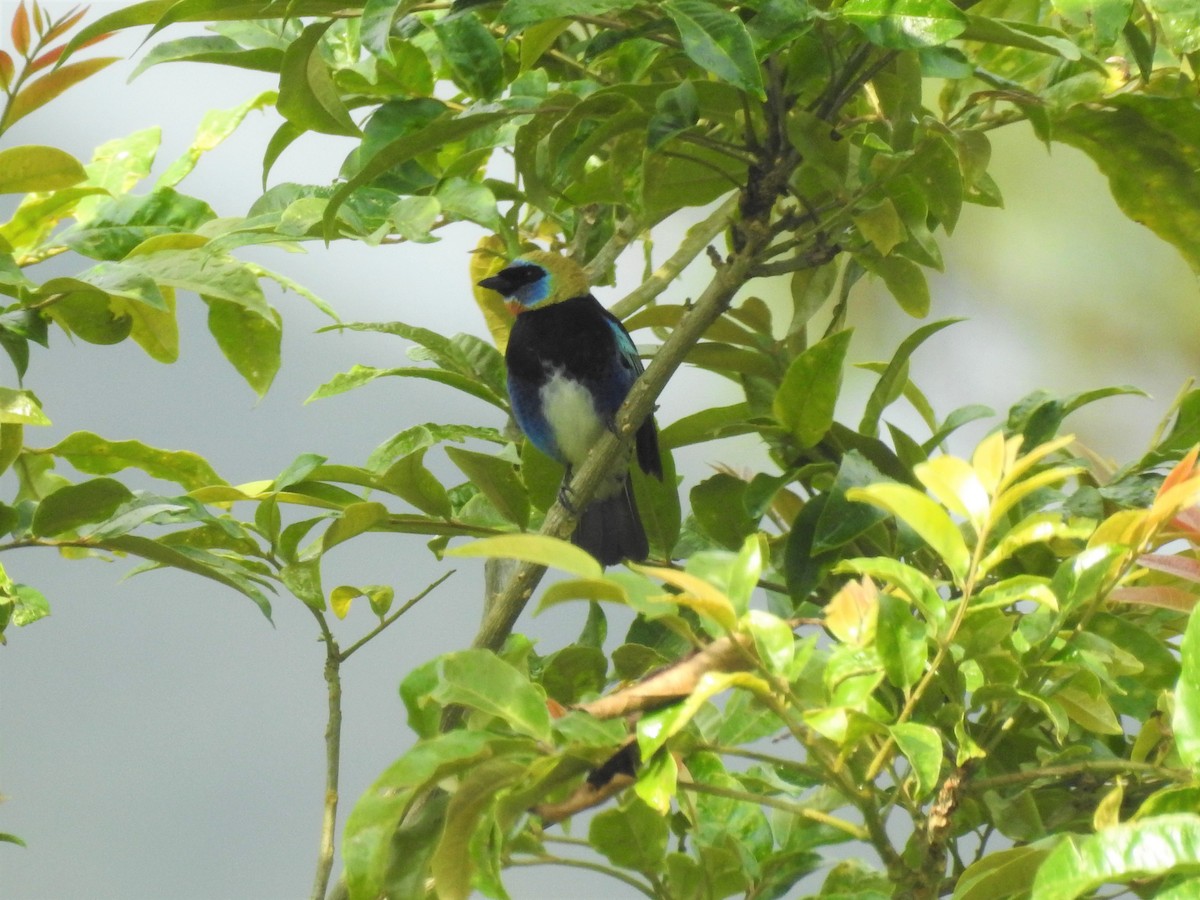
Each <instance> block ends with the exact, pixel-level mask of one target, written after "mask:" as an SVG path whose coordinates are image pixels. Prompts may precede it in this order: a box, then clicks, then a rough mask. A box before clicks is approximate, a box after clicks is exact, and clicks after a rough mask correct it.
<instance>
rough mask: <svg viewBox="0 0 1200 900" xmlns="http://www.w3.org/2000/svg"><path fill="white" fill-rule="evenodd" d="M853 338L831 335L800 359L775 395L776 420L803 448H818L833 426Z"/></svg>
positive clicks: (837, 334)
mask: <svg viewBox="0 0 1200 900" xmlns="http://www.w3.org/2000/svg"><path fill="white" fill-rule="evenodd" d="M851 334H852V330H850V329H847V330H845V331H839V332H836V333H835V334H831V335H830V336H829V337H827V338H825V339H824V340H822V341H820V342H819V343H817V344H814V345H813V346H811V347H809V348H808V349H807V350H805V351H804V352H803V353H801V354H800V355H799V356H797V357H796V358H795V359H794V360H793V361H792V364H791V365H790V366H788V370H787V374H785V375H784V377H783V383H782V384H780V386H779V390H778V392H777V393H776V394H775V399H774V401H773V402H772V410H773V412H774V414H775V418H776V419H777V420H778V421H779V423H780V424H782V425H783V426H784V427H785V428H787V429H788V431H790V432H791V433H792V436H793V437H794V438H795V440H796V442H797V443H798V444H799V445H800V447H801V448H807V447H812V446H814V445H815V444H816V443H817V442H818V441H819V440H821V438H822V437H824V436H825V433H826V432H827V431H829V427H830V425H831V424H832V423H833V409H834V406H835V404H836V403H837V398H838V392H839V391H840V390H841V386H842V364H843V362H844V360H845V358H846V350H847V348H848V347H849V346H850V335H851Z"/></svg>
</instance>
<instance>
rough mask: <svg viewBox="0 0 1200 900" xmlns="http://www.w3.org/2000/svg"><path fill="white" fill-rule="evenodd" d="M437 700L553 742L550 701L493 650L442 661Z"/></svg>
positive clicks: (469, 652) (448, 656) (460, 653)
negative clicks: (466, 708) (491, 717)
mask: <svg viewBox="0 0 1200 900" xmlns="http://www.w3.org/2000/svg"><path fill="white" fill-rule="evenodd" d="M437 671H438V684H437V687H436V688H434V691H433V696H434V698H435V699H436V700H437V701H438V702H439V703H443V704H451V703H454V704H458V705H461V706H466V707H468V708H470V709H475V710H479V711H480V712H483V713H486V714H487V715H490V716H495V717H497V718H499V719H500V720H501V721H503V722H504V723H506V724H507V725H508V726H509V727H510V728H512V729H513V730H514V731H517V732H519V733H520V734H525V735H528V736H529V737H532V738H534V739H535V740H539V741H549V740H550V714H549V712H547V711H546V698H545V696H544V695H543V694H542V692H541V691H540V690H539V689H538V688H537V686H536V685H534V684H532V683H531V682H530V681H529V679H528V678H527V677H526V676H525V675H523V674H521V672H519V671H518V670H517V669H516V668H515V667H514V666H512V665H511V664H510V663H507V662H505V661H504V660H502V659H500V657H498V656H496V654H494V653H492V652H491V651H489V650H460V651H458V652H455V653H448V654H446V655H445V656H442V657H441V658H440V659H439V660H438V666H437Z"/></svg>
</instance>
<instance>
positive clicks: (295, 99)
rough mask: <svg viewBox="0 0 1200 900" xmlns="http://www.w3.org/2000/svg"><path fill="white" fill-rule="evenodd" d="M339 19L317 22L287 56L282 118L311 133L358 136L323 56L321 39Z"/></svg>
mask: <svg viewBox="0 0 1200 900" xmlns="http://www.w3.org/2000/svg"><path fill="white" fill-rule="evenodd" d="M334 21H335V20H333V19H328V20H326V21H324V22H314V23H313V24H311V25H309V26H308V27H306V28H305V29H304V31H303V32H302V33H301V35H300V37H299V38H297V39H296V40H295V41H293V42H292V43H291V44H290V45H289V46H288V49H287V51H286V52H285V53H284V57H283V66H282V68H281V69H280V72H279V99H278V101H276V104H275V105H276V107H277V108H278V109H279V113H280V115H282V116H283V117H284V118H285V119H287V120H288V121H289V122H291V123H292V124H293V125H297V126H299V127H300V128H303V129H305V130H307V131H319V132H321V133H322V134H340V135H346V136H348V137H358V136H359V135H360V134H361V132H360V131H359V130H358V126H357V125H355V124H354V120H353V119H351V118H350V112H349V110H347V109H346V104H345V103H343V102H342V98H341V95H340V94H339V93H338V89H337V86H336V85H335V84H334V83H333V76H332V75H331V74H330V72H329V67H328V66H327V65H326V63H325V60H324V59H323V58H322V56H321V38H322V37H324V35H325V32H326V31H328V30H329V27H330V26H331V25H332V24H333V23H334Z"/></svg>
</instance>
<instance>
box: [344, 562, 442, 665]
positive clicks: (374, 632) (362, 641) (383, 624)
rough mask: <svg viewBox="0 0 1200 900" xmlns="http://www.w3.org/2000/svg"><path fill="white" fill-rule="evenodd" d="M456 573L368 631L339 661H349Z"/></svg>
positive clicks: (433, 585) (429, 587)
mask: <svg viewBox="0 0 1200 900" xmlns="http://www.w3.org/2000/svg"><path fill="white" fill-rule="evenodd" d="M456 571H457V570H456V569H451V570H450V571H449V572H447V573H446V574H445V575H443V576H442V577H441V578H439V579H438V580H437V581H435V582H433V583H432V584H430V585H429V586H428V587H426V588H425V589H424V590H423V591H421V593H419V594H417V595H416V596H415V597H413V598H412V599H410V600H409V601H408V602H406V603H405V604H404V605H403V606H401V607H400V608H399V609H398V610H396V611H395V612H394V613H392V614H391V615H389V616H387V617H385V618H383V619H381V620H380V622H379V624H378V625H377V626H375V627H374V628H373V629H371V630H370V631H368V632H367V633H366V634H364V635H363V636H362V637H361V638H359V639H358V640H357V641H355V642H354V643H353V644H351V645H350V646H349V647H347V648H346V649H345V650H343V651H342V652H341V657H340V659H339V662H345V661H346V660H347V659H349V658H350V654H352V653H353V652H354V651H355V650H357V649H359V648H360V647H361V646H362V645H363V644H365V643H366V642H367V641H369V640H371V639H372V638H373V637H375V636H376V635H377V634H379V632H381V631H383V629H385V628H387V627H388V626H389V625H391V624H392V623H393V622H395V621H396V620H397V619H399V618H400V617H401V616H402V615H404V614H405V613H406V612H408V611H409V610H410V609H412V608H413V607H414V606H416V605H417V604H418V603H420V602H421V601H422V600H424V599H425V598H426V597H428V596H429V595H430V594H431V593H433V591H434V589H435V588H438V587H440V586H441V585H442V582H444V581H445V580H446V579H447V578H449V577H450V576H451V575H453V574H454V573H455V572H456Z"/></svg>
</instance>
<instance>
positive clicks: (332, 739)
mask: <svg viewBox="0 0 1200 900" xmlns="http://www.w3.org/2000/svg"><path fill="white" fill-rule="evenodd" d="M312 613H313V615H314V616H315V617H316V619H317V624H318V625H319V626H320V628H321V638H322V640H324V642H325V685H326V688H327V690H328V708H329V713H328V716H329V718H328V721H327V722H326V724H325V800H324V805H323V813H322V816H321V843H320V848H319V850H318V852H317V871H316V874H315V875H314V877H313V889H312V900H323V898H324V897H325V893H326V891H328V890H329V876H330V873H331V872H332V871H333V854H334V847H335V842H336V838H337V807H338V775H339V773H340V771H341V758H342V675H341V665H342V659H343V658H344V657H343V656H342V654H341V652H340V651H339V649H338V644H337V641H336V640H335V639H334V637H333V632H332V631H330V630H329V623H328V621H326V619H325V614H324V613H323V612H319V611H317V610H315V609H314V610H312Z"/></svg>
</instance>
